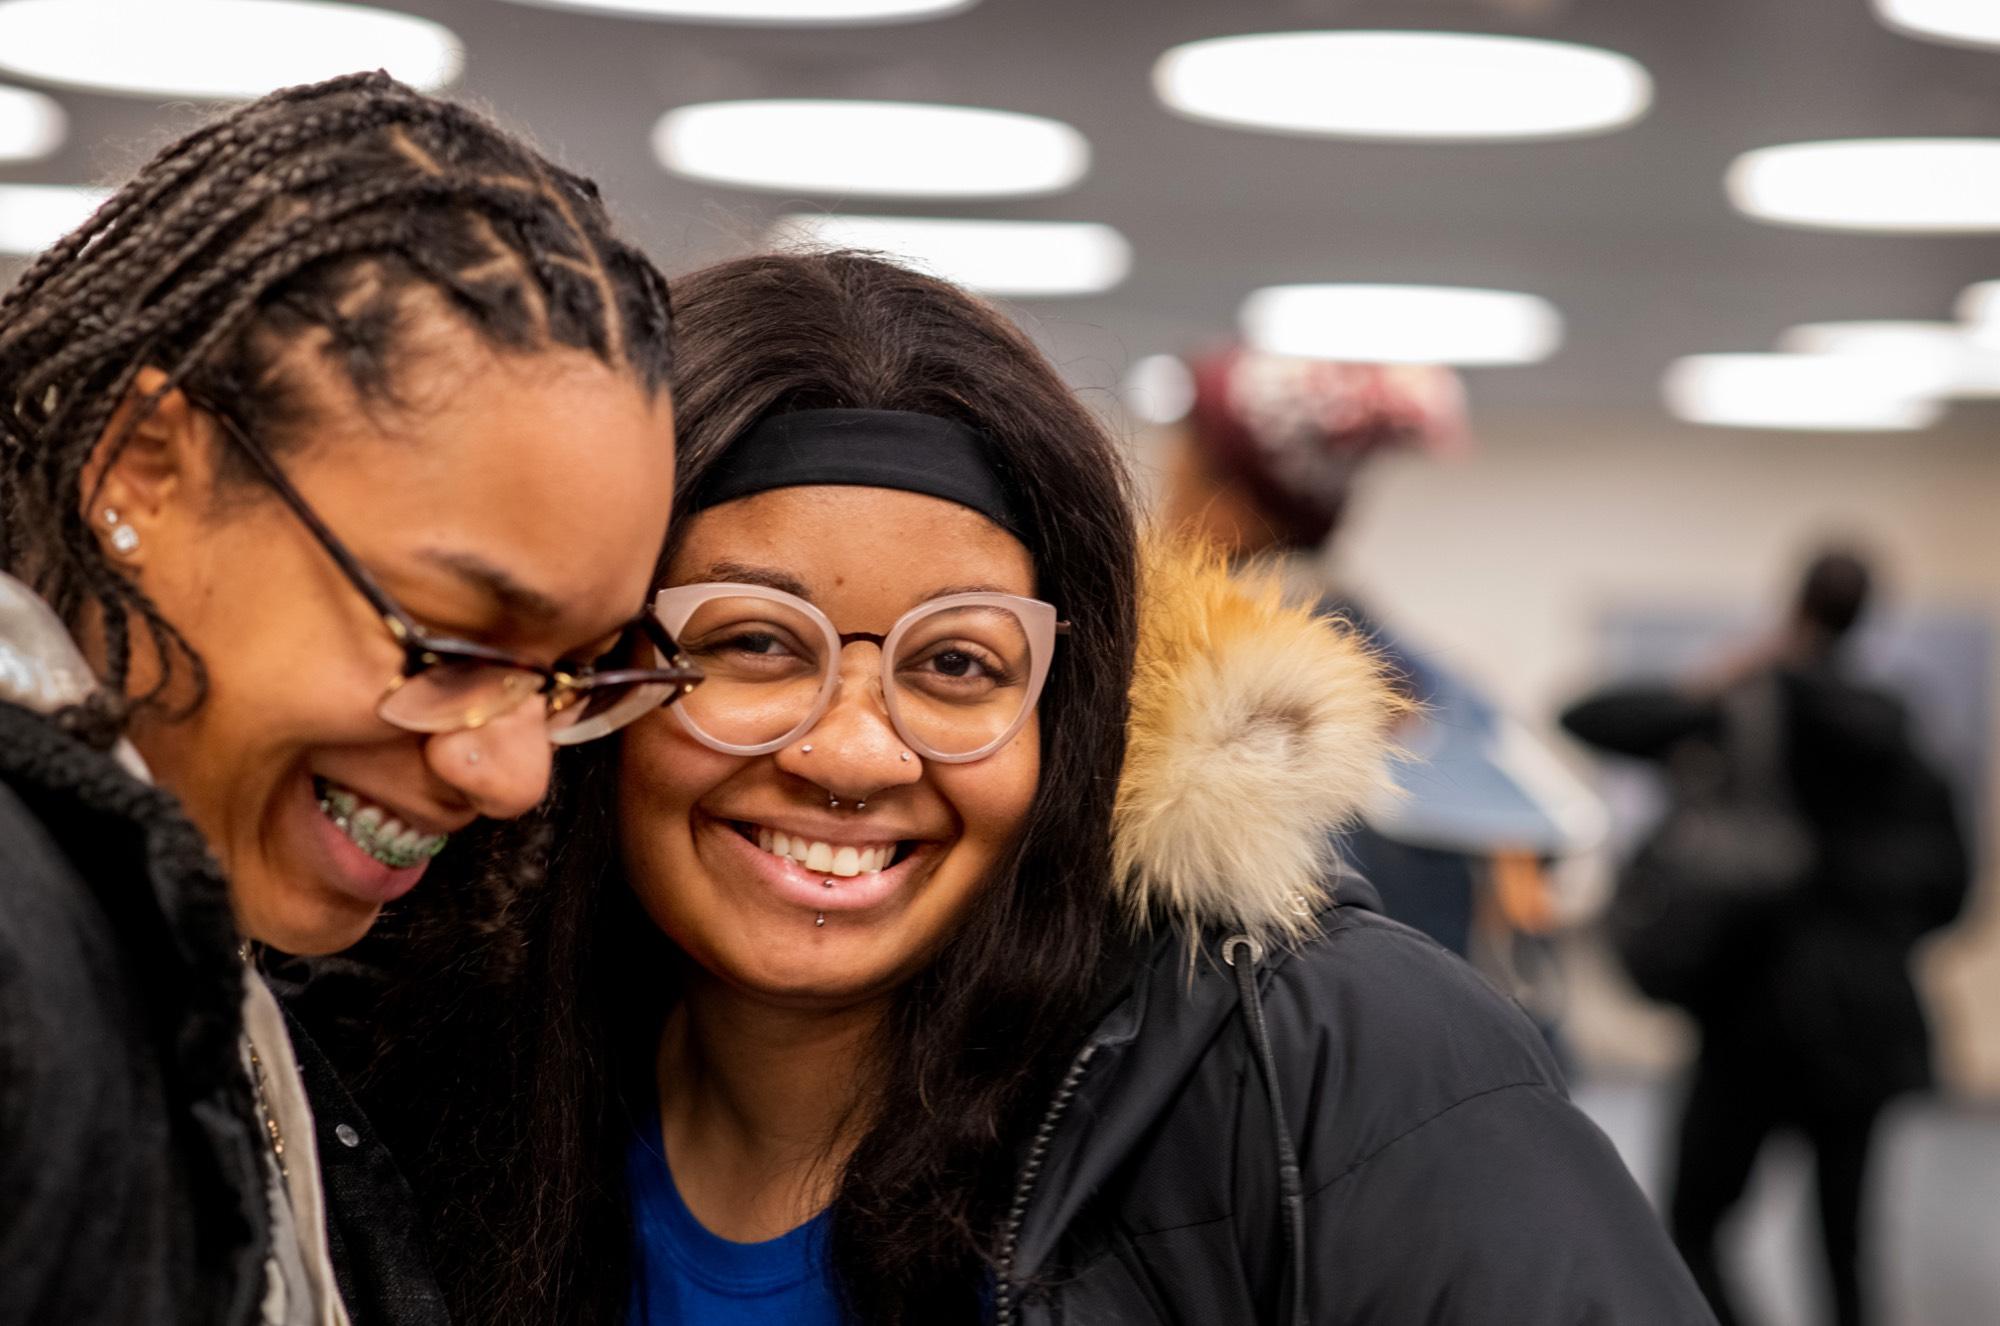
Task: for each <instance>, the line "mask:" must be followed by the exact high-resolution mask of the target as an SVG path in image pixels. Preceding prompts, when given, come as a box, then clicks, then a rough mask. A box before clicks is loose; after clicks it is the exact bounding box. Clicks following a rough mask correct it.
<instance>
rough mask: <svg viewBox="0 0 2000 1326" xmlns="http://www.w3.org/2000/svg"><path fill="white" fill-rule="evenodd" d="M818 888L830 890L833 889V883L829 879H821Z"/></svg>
mask: <svg viewBox="0 0 2000 1326" xmlns="http://www.w3.org/2000/svg"><path fill="white" fill-rule="evenodd" d="M820 887H821V888H827V889H830V888H832V887H833V881H832V880H830V879H823V880H821V881H820Z"/></svg>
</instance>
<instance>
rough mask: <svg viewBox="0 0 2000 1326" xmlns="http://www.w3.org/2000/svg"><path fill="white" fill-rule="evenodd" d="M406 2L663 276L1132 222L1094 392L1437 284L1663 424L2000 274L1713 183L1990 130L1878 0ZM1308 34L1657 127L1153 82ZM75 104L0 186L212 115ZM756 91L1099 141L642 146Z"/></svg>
mask: <svg viewBox="0 0 2000 1326" xmlns="http://www.w3.org/2000/svg"><path fill="white" fill-rule="evenodd" d="M385 2H387V0H385ZM395 4H396V7H399V8H402V9H405V10H408V11H411V12H415V13H420V14H424V15H427V16H429V17H432V18H436V19H438V20H440V21H442V22H444V23H446V24H448V25H449V26H450V27H451V28H453V29H454V30H455V31H456V32H457V33H458V34H459V35H460V37H461V38H463V39H464V41H465V44H466V48H467V72H466V75H465V78H464V79H463V81H462V82H461V84H460V85H459V87H458V89H457V90H458V91H459V92H460V93H461V94H462V95H466V96H469V97H471V98H473V99H475V100H478V101H481V102H484V103H485V104H487V105H488V106H489V107H490V108H492V109H493V110H495V111H496V112H497V113H498V114H499V115H501V116H502V117H503V118H504V119H506V120H507V121H509V122H510V123H512V124H514V125H516V126H517V127H525V128H527V129H529V131H530V132H531V133H532V134H533V135H534V136H535V137H536V138H537V139H538V140H539V141H540V142H541V143H542V144H543V145H544V146H545V147H547V148H549V149H551V150H552V151H553V152H555V153H556V154H557V155H559V156H561V157H562V158H564V159H565V160H566V161H567V162H568V163H569V164H571V165H574V166H576V167H578V168H580V169H582V170H584V171H586V172H588V173H591V174H593V175H595V176H597V177H598V179H599V180H600V182H601V183H602V184H603V185H604V189H605V193H606V195H607V196H608V197H609V199H610V200H611V202H612V204H613V207H614V209H615V210H616V211H617V212H618V213H619V214H620V215H621V216H622V217H623V218H624V220H625V222H626V223H627V228H628V229H629V230H630V231H631V232H632V233H633V234H634V235H635V236H636V237H637V238H638V239H640V240H641V241H642V242H644V243H646V244H647V245H649V246H650V247H651V248H652V249H653V251H654V253H655V255H656V256H657V257H658V258H659V259H660V261H661V263H662V264H663V265H664V266H665V267H667V268H668V270H670V271H674V270H681V269H684V268H686V267H689V266H692V265H695V264H697V263H700V262H703V261H707V260H710V259H713V258H716V257H721V256H725V255H727V254H729V253H731V252H735V251H739V250H741V249H744V248H746V247H748V246H749V245H751V244H752V243H754V241H755V239H756V237H757V235H758V234H759V232H760V231H761V230H762V228H763V226H764V224H765V223H766V222H767V221H768V220H770V219H772V218H774V217H776V216H778V215H779V214H781V213H783V212H787V211H793V210H798V208H799V207H800V206H801V205H804V206H806V207H838V206H842V205H843V204H845V205H848V206H851V207H853V208H854V209H855V210H865V211H868V212H875V213H905V214H910V215H938V216H992V217H1041V218H1053V219H1065V220H1091V221H1105V222H1109V223H1111V224H1113V225H1115V226H1117V227H1118V228H1119V229H1120V230H1122V231H1123V232H1124V233H1125V235H1126V236H1127V237H1128V238H1129V239H1130V240H1131V242H1132V246H1133V249H1134V253H1135V261H1134V267H1133V271H1132V275H1131V277H1130V278H1129V279H1128V280H1127V281H1126V283H1125V284H1124V285H1123V286H1121V287H1120V288H1118V289H1116V290H1114V291H1112V292H1111V293H1110V294H1109V295H1106V296H1103V297H1100V298H1095V299H1086V300H1064V301H1054V302H1038V303H1037V304H1035V305H1033V306H1032V307H1031V313H1032V318H1031V321H1033V322H1034V323H1035V324H1036V325H1037V327H1038V330H1039V332H1040V333H1041V334H1042V335H1043V337H1044V339H1045V341H1047V342H1048V343H1050V344H1052V345H1054V346H1056V347H1057V349H1058V352H1059V353H1064V354H1072V355H1074V356H1080V357H1081V358H1080V359H1079V360H1078V361H1077V362H1072V363H1069V364H1067V365H1066V367H1068V368H1069V369H1070V370H1071V371H1072V373H1073V374H1074V375H1075V376H1077V377H1078V378H1079V379H1080V380H1083V381H1088V382H1092V383H1096V384H1100V385H1101V384H1104V383H1107V382H1112V381H1115V380H1116V378H1117V376H1118V373H1119V372H1120V371H1122V368H1123V362H1122V360H1123V358H1124V357H1125V356H1127V355H1130V356H1134V357H1136V356H1137V355H1140V354H1145V353H1150V352H1154V351H1158V350H1175V349H1187V348H1192V347H1195V346H1198V345H1201V344H1204V343H1208V342H1213V341H1215V340H1218V339H1220V338H1222V337H1224V336H1227V335H1228V334H1229V331H1230V328H1231V324H1232V320H1233V317H1234V312H1235V309H1236V306H1237V304H1238V302H1239V301H1240V300H1241V298H1242V296H1243V295H1244V294H1245V293H1246V292H1247V291H1248V290H1250V289H1251V288H1253V287H1255V286H1258V285H1263V284H1269V283H1274V282H1290V281H1309V280H1368V281H1394V282H1405V281H1414V282H1439V283H1445V284H1456V285H1476V286H1495V287H1501V288H1506V289H1516V290H1525V291H1531V292H1534V293H1537V294H1540V295H1543V296H1545V297H1547V298H1548V299H1550V300H1552V301H1553V302H1554V303H1555V304H1556V305H1557V306H1558V307H1559V308H1560V309H1561V310H1562V311H1563V313H1564V315H1565V318H1566V320H1567V323H1568V338H1567V342H1566V344H1565V346H1564V348H1563V349H1562V350H1561V351H1559V352H1558V353H1557V355H1556V356H1555V357H1554V358H1553V359H1551V360H1549V361H1548V362H1547V363H1545V364H1542V365H1538V366H1534V367H1529V368H1514V369H1491V370H1481V371H1477V372H1475V373H1472V374H1470V375H1469V380H1470V382H1471V387H1472V391H1473V395H1474V402H1475V406H1476V408H1478V409H1480V410H1482V411H1491V410H1499V411H1503V412H1504V411H1512V410H1516V409H1535V410H1540V409H1547V408H1580V409H1591V410H1598V409H1607V408H1608V409H1613V410H1630V409H1639V410H1645V411H1648V412H1653V411H1657V410H1658V409H1659V407H1658V405H1657V392H1656V384H1657V382H1658V379H1659V376H1660V373H1661V371H1662V369H1663V368H1664V367H1665V366H1666V364H1667V363H1668V361H1670V360H1671V359H1673V358H1674V357H1675V356H1678V355H1682V354H1687V353H1691V352H1695V351H1714V350H1753V349H1766V348H1769V347H1770V344H1771V342H1772V340H1773V338H1774V337H1775V336H1776V335H1777V334H1778V333H1779V332H1780V331H1781V330H1782V329H1784V328H1785V327H1787V326H1789V325H1791V324H1793V323H1798V322H1806V321H1824V320H1831V319H1848V318H1941V317H1947V316H1949V314H1950V306H1951V301H1952V299H1953V297H1954V296H1955V295H1956V294H1957V292H1958V291H1959V290H1960V289H1961V288H1962V287H1964V286H1965V285H1967V284H1968V283H1970V282H1972V281H1975V280H1980V279H1985V278H1993V277H2000V238H1994V237H1985V238H1979V237H1974V238H1965V237H1956V238H1904V237H1890V236H1867V235H1842V234H1828V233H1817V232H1811V231H1802V230H1787V229H1780V228H1774V227H1769V226H1764V225H1759V224H1757V223H1754V222H1751V221H1749V220H1746V219H1744V218H1742V217H1740V216H1738V215H1737V214H1736V213H1734V212H1733V211H1731V209H1730V208H1729V206H1728V204H1727V203H1726V202H1725V201H1724V198H1723V194H1722V183H1721V182H1722V175H1723V171H1724V168H1725V167H1726V166H1727V164H1728V163H1729V161H1730V160H1731V159H1732V158H1733V157H1734V156H1735V155H1736V154H1738V153H1739V152H1742V151H1745V150H1747V149H1749V148H1752V147H1757V146H1761V145H1764V144H1769V143H1774V142H1783V141H1791V140H1796V139H1803V138H1830V137H1849V136H1868V135H1891V134H1895V135H1940V134H1943V135H1956V134H2000V51H1979V50H1972V49H1963V48H1956V47H1949V46H1943V45H1936V44H1931V43H1926V42H1921V41H1916V40H1912V39H1910V38H1907V37H1902V36H1898V35H1896V34H1894V33H1892V32H1889V31H1887V30H1885V29H1884V28H1882V27H1881V26H1880V25H1879V24H1878V23H1877V22H1876V21H1875V19H1874V18H1873V16H1872V15H1871V13H1870V12H1869V8H1868V4H1867V0H1576V2H1574V3H1572V2H1570V0H1489V2H1488V3H1476V2H1474V0H1401V2H1400V3H1395V2H1391V0H1352V2H1344V0H983V3H980V4H979V5H977V6H976V7H975V8H973V9H971V10H969V11H967V12H964V13H962V14H959V15H957V16H953V17H950V18H945V19H941V20H936V21H931V22H920V23H911V24H903V25H897V26H886V27H865V28H849V29H810V30H804V29H773V28H729V27H716V26H698V25H688V24H670V23H660V22H649V21H642V20H635V19H630V18H618V17H609V16H590V15H583V14H576V13H563V12H558V11H553V10H545V9H537V8H529V7H524V6H520V5H515V4H510V3H506V2H505V0H395ZM1308 27H1418V28H1422V27H1431V28H1444V29H1455V30H1466V31H1488V32H1508V33H1517V34H1522V35H1535V36H1552V37H1558V38H1564V39H1568V40H1574V41H1581V42H1587V43H1591V44H1596V45H1602V46H1606V47H1609V48H1611V49H1614V50H1617V51H1621V52H1624V53H1625V54H1628V55H1631V56H1633V57H1635V58H1637V59H1638V60H1640V61H1641V62H1643V63H1644V64H1645V65H1646V66H1647V67H1648V68H1649V69H1650V70H1651V71H1652V73H1653V75H1654V77H1655V80H1656V85H1657V86H1656V100H1655V104H1654V107H1653V110H1652V111H1651V113H1650V114H1649V115H1648V116H1647V117H1646V118H1645V119H1644V120H1642V121H1641V122H1640V123H1639V124H1638V125H1636V126H1635V127H1633V128H1631V129H1628V130H1625V131H1623V132H1619V133H1614V134H1611V135H1608V136H1605V137H1601V138H1592V139H1582V140H1575V141H1569V142H1555V143H1537V144H1527V145H1491V144H1488V145H1463V146H1459V145H1450V146H1439V145H1388V144H1362V143H1342V142H1334V141H1328V140H1320V139H1305V138H1286V137H1279V136H1273V135H1264V134H1254V133H1248V132H1243V131H1239V130H1232V129H1225V128H1219V127H1213V126H1208V125H1202V124H1196V123H1192V122H1189V121H1186V120H1182V119H1179V118H1176V117H1175V116H1173V115H1171V114H1169V113H1168V112H1166V111H1165V110H1163V109H1161V108H1160V106H1159V105H1158V103H1157V102H1156V101H1155V100H1154V98H1153V95H1152V92H1151V89H1150V86H1149V82H1148V74H1149V70H1150V68H1151V65H1152V62H1153V61H1154V59H1155V58H1156V57H1157V56H1158V55H1159V54H1160V52H1162V51H1164V50H1165V49H1167V48H1168V47H1169V46H1172V45H1174V44H1177V43H1179V42H1183V41H1187V40H1191V39H1194V38H1198V37H1206V36H1216V35H1222V34H1227V33H1237V32H1255V31H1270V30H1277V29H1286V28H1308ZM57 95H58V96H59V97H60V99H61V100H62V101H63V103H64V104H65V106H66V107H67V108H68V109H69V111H70V113H71V116H72V129H73V133H72V139H71V143H70V145H69V146H68V147H67V148H65V149H64V150H63V152H62V153H61V154H59V155H57V156H55V157H53V158H50V159H48V160H45V161H41V162H36V163H33V164H30V165H21V166H15V167H12V168H0V180H36V181H50V182H82V181H112V180H115V179H116V178H117V177H118V176H120V175H121V174H123V173H125V172H126V171H128V170H129V169H131V168H132V167H133V166H134V165H136V164H137V163H138V162H139V161H140V160H141V159H143V157H144V155H145V154H146V153H147V152H148V151H150V150H151V148H152V147H154V146H156V145H157V144H158V143H159V142H160V141H161V139H162V138H163V136H164V135H165V134H166V133H168V132H170V130H171V128H172V127H175V126H178V125H182V124H185V123H186V116H187V115H188V114H191V113H192V112H191V111H190V110H189V108H186V107H179V108H162V107H161V106H160V105H158V104H156V103H151V102H145V101H137V100H126V99H121V98H115V97H107V96H96V95H88V94H77V93H69V92H59V93H58V94H57ZM762 96H855V97H881V98H893V99H905V100H920V101H943V102H954V103H961V104H976V105H986V106H996V107H1004V108H1010V109H1016V110H1025V111H1032V112H1036V113H1039V114H1043V115H1050V116H1054V117H1056V118H1058V119H1062V120H1065V121H1068V122H1069V123H1071V124H1073V125H1075V126H1076V127H1077V128H1078V129H1080V130H1082V131H1083V133H1084V134H1085V135H1086V136H1087V137H1088V138H1089V139H1090V142H1091V145H1092V147H1093V149H1094V152H1095V160H1094V164H1093V167H1092V170H1091V172H1090V174H1089V175H1088V176H1087V177H1086V178H1085V179H1084V181H1083V182H1082V183H1081V184H1080V185H1078V186H1077V187H1076V188H1074V189H1073V190H1071V191H1069V192H1067V193H1064V194H1060V195H1057V196H1053V197H1048V198H1041V199H1034V200H1024V201H1002V202H990V203H948V204H937V205H932V204H927V203H916V204H887V205H885V204H884V203H883V202H882V201H881V200H872V199H870V200H842V199H839V198H829V197H814V198H798V197H784V196H774V195H768V194H759V193H751V192H746V191H736V190H729V189H723V188H717V187H714V186H706V185H695V184H691V183H688V182H685V181H681V180H676V179H674V178H672V177H670V176H668V175H666V174H665V173H664V172H662V171H661V170H660V169H659V168H658V167H657V166H656V165H655V164H654V163H653V160H652V157H651V155H650V152H649V148H648V142H647V135H648V132H649V130H650V128H651V126H652V124H653V122H654V120H655V119H656V118H657V117H658V116H659V115H660V113H661V112H663V111H665V110H667V109H669V108H671V107H673V106H677V105H682V104H685V103H688V102H693V101H701V100H711V99H717V98H735V97H762ZM1024 307H1028V306H1024ZM1083 360H1088V361H1089V362H1082V361H1083Z"/></svg>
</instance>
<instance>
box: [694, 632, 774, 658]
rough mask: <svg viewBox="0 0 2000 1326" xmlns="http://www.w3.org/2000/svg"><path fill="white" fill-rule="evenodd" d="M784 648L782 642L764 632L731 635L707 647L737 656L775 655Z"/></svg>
mask: <svg viewBox="0 0 2000 1326" xmlns="http://www.w3.org/2000/svg"><path fill="white" fill-rule="evenodd" d="M784 647H785V646H784V642H783V641H781V640H779V639H778V637H777V636H775V635H772V634H770V633H769V632H766V631H759V632H745V633H744V634H742V635H732V636H730V637H728V638H727V639H723V640H717V641H715V642H713V643H712V644H710V645H709V648H711V649H731V650H734V651H736V652H737V653H739V654H775V653H777V652H778V651H779V650H781V649H783V648H784Z"/></svg>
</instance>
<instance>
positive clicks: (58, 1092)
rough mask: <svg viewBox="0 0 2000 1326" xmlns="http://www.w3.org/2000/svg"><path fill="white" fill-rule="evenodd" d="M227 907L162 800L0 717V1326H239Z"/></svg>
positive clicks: (259, 1266)
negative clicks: (97, 1325)
mask: <svg viewBox="0 0 2000 1326" xmlns="http://www.w3.org/2000/svg"><path fill="white" fill-rule="evenodd" d="M236 946H237V941H236V931H235V926H234V924H233V923H232V921H231V918H230V914H229V903H228V895H227V893H226V891H225V889H224V887H223V883H222V879H221V877H220V876H219V875H218V874H217V873H216V871H215V868H214V866H213V864H212V863H211V862H210V860H209V856H208V851H207V848H206V846H205V845H204V844H203V842H202V840H201V837H200V835H199V834H198V833H197V832H196V831H195V829H194V827H193V826H192V825H190V824H189V823H188V822H187V820H186V819H185V818H184V817H183V816H182V815H181V813H180V811H179V808H178V807H177V806H176V805H175V803H174V801H173V799H172V798H171V797H169V796H167V795H166V794H165V793H163V792H161V791H158V790H157V789H155V788H152V787H148V786H146V785H145V784H144V783H141V782H139V781H138V780H136V779H134V778H133V777H132V776H131V775H130V774H128V773H127V772H126V771H125V770H124V769H123V768H121V767H120V766H119V765H118V764H117V763H116V762H115V761H114V760H112V759H111V758H110V757H109V756H106V755H103V754H101V753H99V752H97V751H95V750H92V749H91V748H89V747H88V746H85V745H83V744H81V743H80V742H78V741H76V740H75V739H73V738H72V737H70V736H68V735H66V734H65V733H63V732H61V731H59V730H58V729H57V728H56V727H55V725H54V724H52V723H50V722H49V721H47V720H46V719H44V718H42V717H40V716H38V715H36V714H33V713H30V712H29V711H27V710H25V709H22V708H19V707H18V706H15V705H12V704H6V703H0V1326H54V1324H55V1323H61V1324H62V1326H96V1324H97V1323H102V1324H103V1326H169V1324H170V1323H171V1324H173V1326H249V1323H252V1322H254V1321H256V1320H257V1319H258V1315H259V1314H258V1305H259V1303H260V1302H261V1300H262V1297H263V1292H264V1275H265V1272H264V1260H265V1254H266V1249H267V1247H268V1243H269V1238H270V1229H269V1215H268V1212H267V1209H266V1206H265V1188H264V1176H263V1170H262V1168H261V1165H262V1161H261V1159H260V1155H259V1153H258V1150H257V1147H258V1146H259V1145H260V1141H259V1137H258V1134H257V1132H256V1122H255V1118H254V1114H253V1109H254V1106H253V1102H252V1097H251V1094H250V1084H249V1082H248V1080H247V1079H246V1077H245V1075H244V1073H243V1070H242V1064H241V1060H240V1059H239V1057H238V1051H237V1043H238V1037H239V1036H240V1034H241V1031H242V1000H243V967H242V963H241V961H240V960H239V959H238V957H237V954H236Z"/></svg>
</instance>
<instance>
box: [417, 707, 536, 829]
mask: <svg viewBox="0 0 2000 1326" xmlns="http://www.w3.org/2000/svg"><path fill="white" fill-rule="evenodd" d="M553 752H554V747H552V746H550V744H549V733H548V725H547V724H546V723H545V722H544V721H543V717H542V706H540V705H538V704H524V705H522V706H520V707H519V708H517V709H514V710H511V711H509V712H507V713H505V714H502V715H500V716H499V717H498V718H495V719H494V720H493V721H491V722H489V723H487V724H485V725H484V726H482V727H477V728H467V729H465V730H464V731H462V732H444V733H440V734H438V735H437V736H434V737H432V738H431V739H430V740H429V741H426V742H425V743H424V761H425V763H427V764H429V765H430V767H431V772H432V773H434V774H436V775H437V776H438V777H439V778H441V779H443V780H444V781H445V782H447V783H449V784H451V786H453V787H455V788H457V789H458V790H459V791H460V792H461V793H463V794H464V795H465V798H466V800H467V801H469V802H471V803H472V808H473V809H474V810H476V811H478V812H479V813H480V814H481V815H484V816H486V817H487V818H489V819H496V820H511V819H513V818H515V817H516V816H518V815H525V814H527V813H528V812H529V811H531V810H533V809H534V808H535V807H536V806H538V805H540V804H541V801H542V797H543V796H544V795H546V794H547V792H548V790H549V770H550V767H551V762H552V760H553V759H554V753H553Z"/></svg>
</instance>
